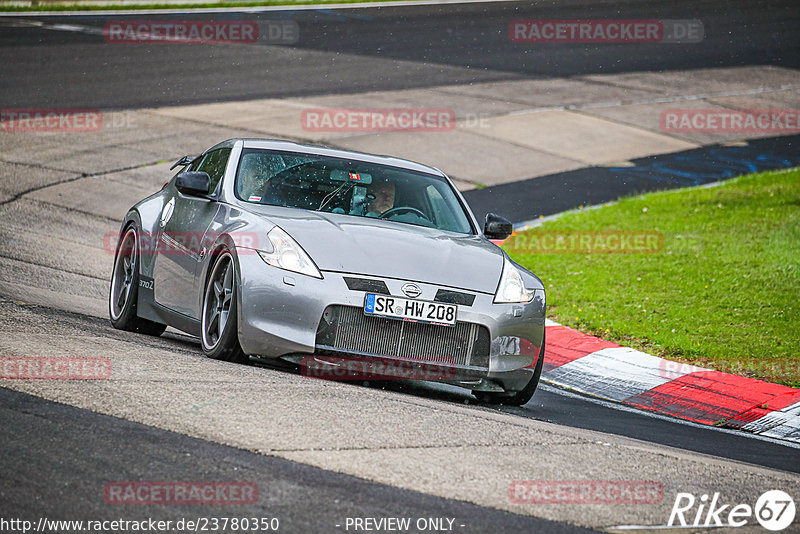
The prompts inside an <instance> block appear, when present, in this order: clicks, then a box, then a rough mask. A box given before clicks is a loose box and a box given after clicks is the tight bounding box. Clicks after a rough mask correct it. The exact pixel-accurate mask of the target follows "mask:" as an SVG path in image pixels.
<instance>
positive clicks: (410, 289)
mask: <svg viewBox="0 0 800 534" xmlns="http://www.w3.org/2000/svg"><path fill="white" fill-rule="evenodd" d="M400 289H402V290H403V293H405V295H406V296H407V297H408V298H412V299H415V298H417V297H418V296H420V295H421V294H422V290H421V289H420V288H419V286H418V285H417V284H404V285H403V287H401V288H400Z"/></svg>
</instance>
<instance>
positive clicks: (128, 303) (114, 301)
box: [108, 224, 167, 336]
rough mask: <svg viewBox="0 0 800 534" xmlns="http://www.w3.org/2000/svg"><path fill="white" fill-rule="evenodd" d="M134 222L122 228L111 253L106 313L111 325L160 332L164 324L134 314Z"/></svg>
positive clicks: (136, 258) (136, 260)
mask: <svg viewBox="0 0 800 534" xmlns="http://www.w3.org/2000/svg"><path fill="white" fill-rule="evenodd" d="M137 235H138V234H137V233H136V225H134V224H131V225H130V226H128V227H127V228H126V229H125V233H124V234H123V235H122V239H120V241H119V245H118V246H117V253H116V255H115V257H114V270H113V271H112V273H111V288H110V289H109V291H108V315H109V318H110V319H111V325H112V326H113V327H114V328H118V329H120V330H128V331H129V332H138V333H140V334H147V335H151V336H160V335H161V334H162V333H164V330H166V328H167V326H166V325H164V324H161V323H156V322H153V321H148V320H147V319H142V318H141V317H139V316H138V315H136V299H137V298H138V296H139V247H138V246H137V245H138V242H137Z"/></svg>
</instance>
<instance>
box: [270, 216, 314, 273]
mask: <svg viewBox="0 0 800 534" xmlns="http://www.w3.org/2000/svg"><path fill="white" fill-rule="evenodd" d="M267 237H268V238H269V241H270V243H272V252H264V251H262V250H259V251H258V255H259V256H261V259H263V260H264V261H265V262H267V263H268V264H270V265H272V266H273V267H278V268H279V269H285V270H287V271H292V272H295V273H300V274H305V275H308V276H313V277H314V278H322V273H320V272H319V269H317V266H316V265H314V261H313V260H312V259H311V257H310V256H309V255H308V254H306V251H305V250H303V249H302V247H300V245H298V244H297V241H295V240H294V239H292V238H291V236H290V235H289V234H287V233H286V232H284V231H283V229H281V228H280V227H278V226H276V227H275V228H273V229H272V230H270V231H269V233H268V234H267Z"/></svg>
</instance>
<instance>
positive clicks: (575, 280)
mask: <svg viewBox="0 0 800 534" xmlns="http://www.w3.org/2000/svg"><path fill="white" fill-rule="evenodd" d="M597 232H601V233H597ZM617 232H644V233H646V234H647V235H660V236H663V241H660V242H659V246H663V248H661V249H660V250H658V248H659V247H658V246H655V247H649V250H651V252H646V253H628V254H622V253H608V252H607V251H608V250H609V249H610V248H612V246H614V247H618V246H619V243H620V241H619V239H617V241H613V240H610V239H609V236H610V235H615V234H616V233H617ZM586 235H588V236H589V238H584V239H586V241H584V242H583V245H588V248H587V247H581V246H578V247H577V248H571V249H570V250H571V252H566V253H542V251H551V250H553V248H556V247H557V246H556V245H554V243H558V241H556V240H555V238H557V237H561V241H560V243H561V244H562V245H564V244H565V243H567V244H568V243H573V244H575V243H581V241H580V238H581V237H582V236H586ZM616 235H618V238H619V237H620V235H626V234H616ZM545 236H549V237H545ZM571 236H578V240H577V241H576V240H575V239H576V238H574V237H571ZM547 239H549V240H550V241H547ZM570 239H572V241H569V240H570ZM644 239H645V240H644V241H642V243H645V244H647V243H648V242H647V238H646V237H645V238H644ZM654 243H655V242H654V241H651V242H650V244H654ZM628 244H629V245H631V242H629V243H628ZM604 246H605V248H603V247H604ZM631 246H632V245H631ZM503 247H504V248H505V249H506V250H507V251H508V252H509V253H510V255H511V256H512V258H514V259H515V260H516V261H517V262H519V263H520V264H522V265H524V266H525V267H527V268H529V269H530V270H531V271H533V272H534V273H536V274H537V275H539V276H540V277H541V278H542V280H543V282H544V284H545V287H546V288H547V298H548V315H549V316H550V317H551V318H552V319H553V320H555V321H558V322H560V323H562V324H565V325H568V326H571V327H573V328H576V329H578V330H581V331H583V332H588V333H591V334H594V335H598V336H600V337H602V338H604V339H608V340H611V341H614V342H617V343H619V344H621V345H625V346H629V347H633V348H637V349H639V350H642V351H645V352H648V353H650V354H654V355H658V356H661V357H664V358H668V359H671V360H677V361H681V362H685V363H689V364H694V365H699V366H703V367H707V368H711V369H717V370H720V371H725V372H729V373H734V374H739V375H744V376H750V377H753V378H759V379H761V380H767V381H770V382H777V383H782V384H786V385H790V386H794V387H800V355H798V350H799V349H800V343H799V342H800V302H799V301H800V170H799V169H793V170H789V171H776V172H768V173H763V174H754V175H748V176H743V177H740V178H737V179H734V180H730V181H727V182H725V183H723V184H721V185H718V186H715V187H705V188H704V187H700V188H690V189H683V190H678V191H667V192H661V193H652V194H647V195H644V196H637V197H631V198H625V199H622V200H620V201H619V202H618V203H616V204H613V205H610V206H605V207H602V208H598V209H593V210H580V211H575V212H570V213H566V214H564V215H562V216H561V217H559V218H557V219H556V220H553V221H548V222H546V223H544V224H543V225H542V226H541V227H539V228H536V229H533V230H529V231H526V232H522V233H520V234H516V235H515V236H513V237H511V238H510V239H509V240H508V241H506V243H505V244H504V245H503ZM567 248H569V247H567ZM644 248H645V250H648V247H646V246H645V247H644ZM653 249H656V251H655V252H653V251H652V250H653ZM587 250H591V252H590V253H587V252H586V251H587Z"/></svg>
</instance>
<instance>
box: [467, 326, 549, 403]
mask: <svg viewBox="0 0 800 534" xmlns="http://www.w3.org/2000/svg"><path fill="white" fill-rule="evenodd" d="M543 364H544V335H543V336H542V348H541V349H540V350H539V361H537V362H536V367H535V368H534V370H533V376H532V377H531V379H530V381H529V382H528V383H527V384H526V385H525V387H524V388H522V390H520V391H516V392H513V393H487V392H485V391H473V392H472V394H473V395H475V398H477V399H478V401H480V402H482V403H484V404H505V405H507V406H522V405H523V404H527V403H528V401H529V400H531V397H533V394H534V393H536V387H537V386H538V385H539V378H540V377H541V376H542V365H543Z"/></svg>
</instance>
